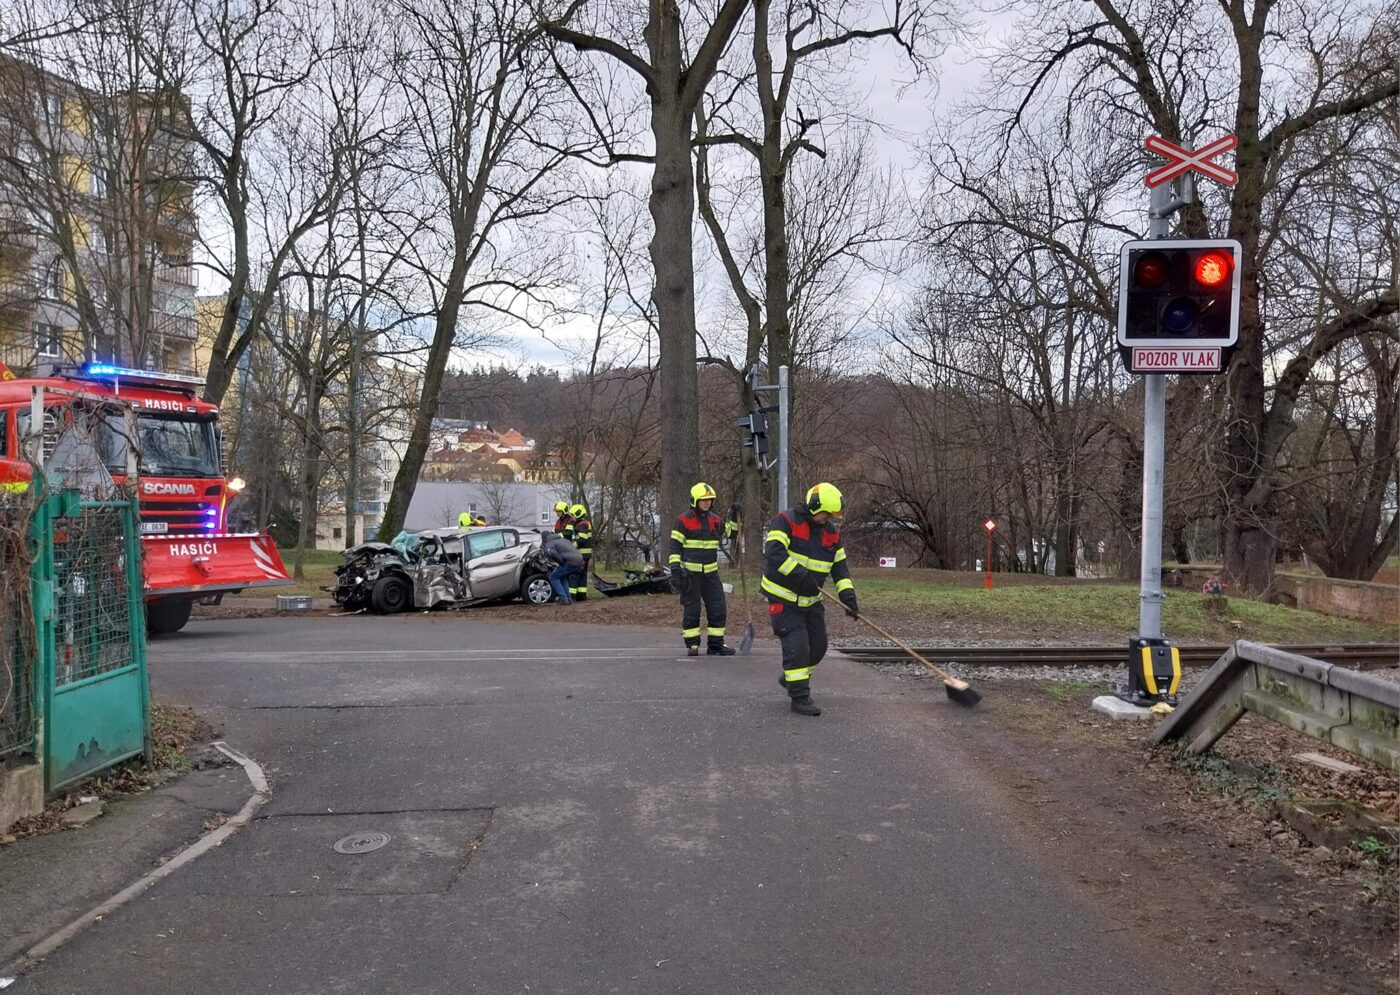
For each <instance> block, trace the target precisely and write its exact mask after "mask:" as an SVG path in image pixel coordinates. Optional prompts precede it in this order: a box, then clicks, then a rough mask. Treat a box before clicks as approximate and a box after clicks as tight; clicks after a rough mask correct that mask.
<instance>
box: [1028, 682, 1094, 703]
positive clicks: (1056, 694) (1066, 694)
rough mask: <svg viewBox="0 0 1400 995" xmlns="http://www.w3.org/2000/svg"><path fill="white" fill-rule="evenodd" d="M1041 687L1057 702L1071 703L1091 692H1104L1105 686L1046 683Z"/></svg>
mask: <svg viewBox="0 0 1400 995" xmlns="http://www.w3.org/2000/svg"><path fill="white" fill-rule="evenodd" d="M1040 687H1041V690H1042V691H1044V692H1045V693H1046V694H1048V695H1049V696H1050V697H1052V698H1054V699H1055V700H1056V701H1064V702H1071V701H1074V700H1075V698H1077V697H1078V696H1079V695H1081V694H1085V693H1087V692H1089V691H1102V690H1103V687H1104V685H1103V684H1102V683H1100V682H1098V681H1046V682H1045V683H1044V684H1042V685H1041V686H1040Z"/></svg>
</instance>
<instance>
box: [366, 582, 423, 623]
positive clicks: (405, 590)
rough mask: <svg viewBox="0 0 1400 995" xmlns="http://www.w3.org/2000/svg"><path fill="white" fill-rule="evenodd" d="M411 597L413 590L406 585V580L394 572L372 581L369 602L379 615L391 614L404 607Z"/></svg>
mask: <svg viewBox="0 0 1400 995" xmlns="http://www.w3.org/2000/svg"><path fill="white" fill-rule="evenodd" d="M412 598H413V591H412V589H411V588H410V587H409V586H408V581H407V580H405V579H404V578H403V577H399V576H398V575H396V574H390V575H389V576H387V577H380V578H379V579H378V580H377V581H375V582H374V590H373V591H371V592H370V596H369V604H370V607H371V608H373V609H374V610H375V611H376V612H378V613H379V614H380V615H393V614H396V613H398V612H401V611H403V610H404V609H406V608H407V607H408V606H409V602H410V601H411V600H412Z"/></svg>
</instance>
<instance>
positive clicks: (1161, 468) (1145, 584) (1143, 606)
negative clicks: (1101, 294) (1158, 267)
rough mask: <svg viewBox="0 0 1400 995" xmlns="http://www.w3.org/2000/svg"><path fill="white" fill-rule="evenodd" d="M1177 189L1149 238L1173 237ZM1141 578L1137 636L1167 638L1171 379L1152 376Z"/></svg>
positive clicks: (1155, 212) (1147, 390)
mask: <svg viewBox="0 0 1400 995" xmlns="http://www.w3.org/2000/svg"><path fill="white" fill-rule="evenodd" d="M1179 206H1181V202H1178V203H1176V204H1173V202H1172V191H1171V190H1170V188H1168V187H1167V186H1166V185H1165V184H1164V185H1162V186H1159V187H1153V188H1152V194H1151V199H1150V201H1149V206H1148V211H1147V237H1148V238H1166V237H1167V236H1168V235H1169V234H1171V216H1172V213H1173V212H1174V211H1175V210H1176V209H1177V207H1179ZM1142 405H1143V407H1142V579H1141V581H1140V584H1141V588H1140V592H1139V594H1138V636H1139V637H1141V638H1143V639H1160V638H1162V494H1163V488H1164V478H1165V476H1166V463H1167V459H1166V451H1167V377H1166V374H1165V373H1149V374H1147V375H1146V376H1145V377H1143V383H1142Z"/></svg>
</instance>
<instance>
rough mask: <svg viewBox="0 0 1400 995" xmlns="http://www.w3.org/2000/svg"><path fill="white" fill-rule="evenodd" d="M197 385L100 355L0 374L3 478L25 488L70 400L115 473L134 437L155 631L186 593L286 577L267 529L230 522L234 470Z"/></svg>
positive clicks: (178, 617) (175, 618) (160, 631)
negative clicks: (35, 425) (247, 530)
mask: <svg viewBox="0 0 1400 995" xmlns="http://www.w3.org/2000/svg"><path fill="white" fill-rule="evenodd" d="M201 386H203V381H202V380H200V379H198V378H196V377H185V376H177V375H172V374H164V373H150V372H145V371H141V370H131V369H124V368H121V367H116V366H110V365H103V364H89V365H87V366H84V367H58V368H55V369H54V370H53V371H52V372H50V373H49V374H48V375H46V376H39V377H19V378H11V379H0V488H4V489H8V490H24V489H27V487H28V486H29V483H30V481H31V480H32V477H33V466H34V464H35V463H36V462H39V463H42V462H43V459H44V452H45V451H47V450H49V449H51V447H52V445H53V440H54V439H55V438H56V437H57V436H58V434H59V433H60V432H61V431H62V428H63V426H61V425H60V424H59V421H60V418H62V417H67V418H70V419H71V418H72V417H74V416H73V414H72V412H73V411H74V410H81V411H83V412H85V413H86V415H87V416H88V417H86V418H85V422H86V424H85V427H86V428H87V429H88V430H89V435H91V436H92V438H93V442H94V443H95V448H96V449H97V451H98V452H99V453H100V454H101V456H102V460H103V462H104V463H105V465H106V470H107V472H108V473H109V474H110V475H111V477H112V479H113V481H114V482H115V483H117V484H126V483H127V482H128V472H129V467H130V462H131V461H130V458H129V457H130V449H131V445H130V443H132V442H134V443H135V451H136V452H135V455H136V467H137V480H136V481H135V490H136V495H137V506H138V508H139V510H140V519H141V545H142V552H143V557H142V561H143V573H144V578H145V588H146V624H147V628H148V630H149V631H150V632H151V633H152V634H153V635H164V634H168V633H172V632H177V631H178V630H179V629H181V628H183V627H184V625H185V623H186V622H187V621H189V617H190V611H191V609H192V607H193V605H194V604H195V602H200V603H204V604H217V603H218V602H219V600H220V599H222V597H223V596H224V595H225V594H231V593H234V592H237V591H241V590H244V589H246V588H256V587H276V586H281V585H285V584H290V583H291V580H290V579H289V578H288V576H287V571H286V568H285V567H284V566H283V564H282V558H281V556H280V554H279V553H278V551H277V546H276V544H275V543H274V542H273V541H272V539H271V537H269V536H267V535H265V534H237V533H233V532H230V531H229V530H228V524H227V520H228V512H229V504H230V501H232V499H233V498H235V497H236V496H237V494H238V492H239V491H240V490H242V481H239V480H234V481H232V482H230V481H228V480H226V479H225V478H224V469H223V465H222V460H221V458H220V440H219V429H218V417H219V409H218V407H217V406H216V405H213V404H210V403H208V402H207V401H203V400H201V399H200V398H199V396H198V391H199V388H200V387H201ZM36 395H38V396H41V397H42V404H43V406H44V411H45V417H44V420H45V424H44V426H43V428H42V430H41V431H40V432H38V433H35V432H33V431H32V418H33V411H34V399H35V397H36ZM123 407H124V408H126V409H129V410H130V412H131V418H130V419H128V418H126V417H125V416H124V414H123V410H122V408H123ZM61 413H63V414H61ZM129 426H134V429H133V428H132V427H129ZM36 440H37V441H36ZM26 442H28V445H29V448H28V449H26ZM36 446H37V447H38V449H39V450H40V451H39V452H36V451H35V448H36Z"/></svg>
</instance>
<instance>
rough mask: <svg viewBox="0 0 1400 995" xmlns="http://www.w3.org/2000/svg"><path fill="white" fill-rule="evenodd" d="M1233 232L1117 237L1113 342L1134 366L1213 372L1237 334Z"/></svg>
mask: <svg viewBox="0 0 1400 995" xmlns="http://www.w3.org/2000/svg"><path fill="white" fill-rule="evenodd" d="M1243 252H1244V250H1243V248H1242V247H1241V245H1240V243H1239V242H1237V241H1236V240H1234V239H1233V238H1195V239H1162V238H1154V239H1144V240H1141V241H1133V242H1125V243H1123V249H1122V254H1121V256H1120V260H1119V274H1118V348H1119V350H1120V351H1121V352H1122V354H1123V361H1124V363H1126V364H1127V366H1128V369H1130V370H1132V371H1133V372H1134V373H1219V372H1220V371H1221V370H1222V369H1224V366H1225V363H1226V362H1227V361H1228V359H1229V354H1230V351H1231V350H1233V349H1234V347H1235V344H1236V342H1238V341H1239V336H1240V260H1241V256H1242V255H1243Z"/></svg>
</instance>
